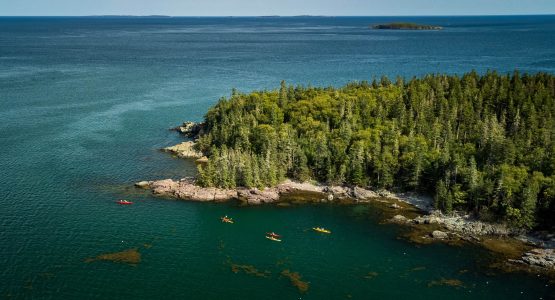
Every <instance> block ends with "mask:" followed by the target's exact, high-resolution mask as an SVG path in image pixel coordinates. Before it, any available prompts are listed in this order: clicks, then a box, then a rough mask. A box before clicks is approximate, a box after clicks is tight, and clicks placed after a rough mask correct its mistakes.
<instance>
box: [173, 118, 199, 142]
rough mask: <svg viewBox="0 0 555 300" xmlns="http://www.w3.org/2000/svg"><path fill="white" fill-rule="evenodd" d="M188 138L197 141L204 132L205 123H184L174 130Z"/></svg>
mask: <svg viewBox="0 0 555 300" xmlns="http://www.w3.org/2000/svg"><path fill="white" fill-rule="evenodd" d="M172 129H173V130H175V131H177V132H179V133H181V134H183V135H185V136H186V137H189V138H193V139H197V138H198V137H199V136H200V135H202V134H203V132H204V123H196V122H189V121H187V122H183V124H181V125H179V126H177V127H175V128H172Z"/></svg>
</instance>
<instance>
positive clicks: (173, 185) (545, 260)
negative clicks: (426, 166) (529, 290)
mask: <svg viewBox="0 0 555 300" xmlns="http://www.w3.org/2000/svg"><path fill="white" fill-rule="evenodd" d="M135 186H136V187H138V188H142V189H148V190H151V191H152V193H153V194H154V195H155V196H159V197H168V198H174V199H181V200H188V201H199V202H210V201H212V202H224V201H229V200H233V199H237V200H239V201H241V202H242V203H244V204H246V205H260V204H269V203H279V202H281V201H283V199H285V198H287V195H290V194H294V193H296V192H301V193H312V194H313V195H312V196H313V197H312V198H314V199H316V201H317V202H329V203H334V202H341V203H344V202H345V201H349V202H352V203H368V202H371V201H380V202H385V203H387V205H388V207H389V208H390V209H393V210H394V211H397V212H401V211H406V208H407V207H416V208H418V209H419V210H420V211H421V212H422V213H419V214H418V215H417V216H416V217H414V218H409V217H406V216H404V215H402V214H396V215H394V216H393V217H392V218H391V219H390V220H389V222H392V223H397V224H402V225H407V226H412V227H413V228H414V234H416V235H420V236H419V239H420V242H421V241H422V239H424V240H429V241H445V242H450V241H455V240H460V241H466V242H470V243H475V244H483V243H484V241H485V240H486V239H491V238H494V239H496V238H497V239H506V238H511V239H512V240H513V241H516V242H518V245H519V246H518V247H519V249H523V250H518V251H519V252H518V253H519V256H518V257H515V256H514V253H512V255H507V257H506V258H505V261H506V263H508V264H509V265H510V266H511V267H514V266H518V267H521V268H524V269H525V270H528V269H529V270H528V271H533V272H538V271H539V272H548V273H552V272H555V250H554V249H553V248H554V247H555V236H547V237H546V236H542V237H537V236H532V235H527V234H526V233H525V232H522V231H519V230H515V229H511V228H510V227H508V226H506V225H505V224H492V223H486V222H482V221H480V220H477V219H475V218H474V217H472V216H471V215H468V214H456V213H454V214H451V215H445V214H442V213H441V212H440V211H437V210H433V206H432V199H431V198H430V197H425V196H421V195H416V194H411V193H406V194H395V193H392V192H389V191H385V190H382V191H372V190H368V189H365V188H361V187H348V186H328V185H321V184H314V183H308V182H305V183H300V182H295V181H291V180H286V181H284V182H282V183H281V184H279V185H277V186H275V187H272V188H265V189H258V188H244V187H240V188H236V189H221V188H214V187H209V188H204V187H200V186H198V185H196V181H195V179H194V178H192V177H187V178H182V179H179V180H173V179H163V180H154V181H141V182H137V183H135ZM398 203H406V204H405V206H401V205H399V204H398ZM426 226H428V227H426ZM501 252H502V251H501ZM508 252H510V251H508ZM513 252H514V250H513ZM505 254H506V253H505Z"/></svg>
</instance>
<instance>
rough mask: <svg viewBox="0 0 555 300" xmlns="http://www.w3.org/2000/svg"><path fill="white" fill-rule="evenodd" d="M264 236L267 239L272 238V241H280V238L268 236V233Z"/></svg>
mask: <svg viewBox="0 0 555 300" xmlns="http://www.w3.org/2000/svg"><path fill="white" fill-rule="evenodd" d="M266 238H267V239H269V240H272V241H274V242H281V240H280V239H278V238H275V237H273V236H269V235H267V236H266Z"/></svg>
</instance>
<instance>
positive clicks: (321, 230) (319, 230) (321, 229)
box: [312, 227, 331, 234]
mask: <svg viewBox="0 0 555 300" xmlns="http://www.w3.org/2000/svg"><path fill="white" fill-rule="evenodd" d="M312 229H313V230H314V231H317V232H321V233H328V234H329V233H331V231H329V230H327V229H325V228H322V227H312Z"/></svg>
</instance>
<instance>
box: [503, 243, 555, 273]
mask: <svg viewBox="0 0 555 300" xmlns="http://www.w3.org/2000/svg"><path fill="white" fill-rule="evenodd" d="M509 261H510V262H512V263H519V264H524V265H530V266H534V267H538V268H541V269H546V270H549V271H555V249H540V248H537V249H532V250H530V251H529V252H526V253H524V255H523V256H522V258H521V259H510V260H509Z"/></svg>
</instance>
